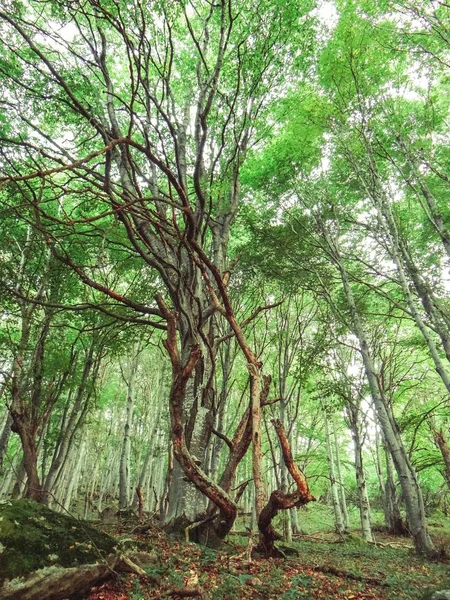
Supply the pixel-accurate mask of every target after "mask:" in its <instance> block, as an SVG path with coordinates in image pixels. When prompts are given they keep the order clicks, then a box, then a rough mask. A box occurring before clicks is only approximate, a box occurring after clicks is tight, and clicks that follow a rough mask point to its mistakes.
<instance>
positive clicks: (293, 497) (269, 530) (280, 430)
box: [257, 419, 315, 556]
mask: <svg viewBox="0 0 450 600" xmlns="http://www.w3.org/2000/svg"><path fill="white" fill-rule="evenodd" d="M272 423H273V425H274V427H275V431H276V433H277V435H278V439H279V441H280V446H281V451H282V453H283V460H284V463H285V465H286V467H287V469H288V471H289V473H290V475H291V477H292V478H293V480H294V481H295V483H296V485H297V490H296V491H295V492H293V493H292V494H285V493H283V492H282V491H281V490H275V491H273V492H272V493H271V495H270V498H269V501H268V502H267V504H266V505H265V507H264V508H263V510H262V511H261V514H260V516H259V519H258V529H259V531H260V534H261V539H260V542H259V545H258V547H257V551H258V552H261V553H263V554H265V555H266V556H277V555H279V554H280V553H279V551H278V550H277V549H276V547H275V541H276V540H277V539H280V537H281V536H280V535H279V534H278V533H277V532H276V531H275V529H274V527H273V525H272V520H273V518H274V517H275V516H276V515H277V514H278V512H279V511H280V510H287V509H289V508H295V507H299V506H303V505H304V504H307V503H308V502H311V501H313V500H315V498H314V496H312V495H311V493H310V491H309V487H308V482H307V480H306V477H305V476H304V474H303V473H302V472H301V471H300V469H299V467H298V466H297V465H296V464H295V462H294V459H293V458H292V452H291V447H290V445H289V441H288V439H287V435H286V432H285V430H284V427H283V424H282V423H281V421H280V420H278V419H273V420H272Z"/></svg>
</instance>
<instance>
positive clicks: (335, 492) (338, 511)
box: [323, 409, 345, 535]
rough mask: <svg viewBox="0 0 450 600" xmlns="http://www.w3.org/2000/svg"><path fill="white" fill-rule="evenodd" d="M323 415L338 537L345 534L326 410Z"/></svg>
mask: <svg viewBox="0 0 450 600" xmlns="http://www.w3.org/2000/svg"><path fill="white" fill-rule="evenodd" d="M323 414H324V422H325V444H326V449H327V460H328V470H329V473H330V493H331V502H332V505H333V512H334V526H335V529H336V532H337V533H339V535H343V534H344V533H345V527H344V520H343V517H342V511H341V504H340V502H339V490H338V483H337V480H336V473H335V468H334V467H335V465H334V456H333V447H332V444H331V436H330V427H329V424H328V415H327V411H326V409H325V410H324V411H323Z"/></svg>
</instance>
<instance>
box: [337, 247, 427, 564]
mask: <svg viewBox="0 0 450 600" xmlns="http://www.w3.org/2000/svg"><path fill="white" fill-rule="evenodd" d="M331 247H332V248H333V250H334V253H335V260H336V263H337V265H338V267H339V271H340V274H341V279H342V284H343V287H344V292H345V296H346V298H347V302H348V306H349V310H350V314H351V318H352V325H353V333H354V334H355V336H356V337H357V338H358V340H359V346H360V351H361V355H362V359H363V363H364V368H365V373H366V377H367V381H368V383H369V387H370V391H371V395H372V399H373V402H374V405H375V408H376V410H377V415H378V421H379V423H380V426H381V428H382V430H383V434H384V438H385V441H386V444H387V445H388V448H389V452H390V454H391V456H392V459H393V461H394V465H395V469H396V471H397V474H398V477H399V480H400V484H401V486H402V493H403V498H404V501H405V505H406V512H407V517H408V523H409V527H410V529H411V533H412V536H413V539H414V545H415V548H416V550H417V551H418V552H420V553H431V552H433V551H434V545H433V542H432V540H431V538H430V535H429V533H428V529H427V525H426V517H425V507H424V504H423V498H422V491H421V489H420V486H419V482H418V480H417V475H416V472H415V470H414V467H413V466H412V464H411V462H410V460H409V458H408V454H407V452H406V449H405V447H404V444H403V441H402V439H401V436H400V433H399V430H398V427H397V425H396V423H395V422H393V419H392V416H391V414H390V412H389V410H388V407H387V403H386V400H385V398H384V396H383V392H382V391H381V389H380V386H379V384H378V379H377V373H376V370H375V366H374V364H373V360H372V357H371V354H370V350H369V344H368V342H367V339H366V335H365V332H364V328H363V325H362V321H361V318H360V316H359V312H358V309H357V307H356V303H355V299H354V296H353V292H352V289H351V286H350V283H349V278H348V274H347V271H346V270H345V268H344V265H343V263H342V261H341V259H340V256H339V254H338V251H337V248H336V245H335V244H334V243H333V242H331Z"/></svg>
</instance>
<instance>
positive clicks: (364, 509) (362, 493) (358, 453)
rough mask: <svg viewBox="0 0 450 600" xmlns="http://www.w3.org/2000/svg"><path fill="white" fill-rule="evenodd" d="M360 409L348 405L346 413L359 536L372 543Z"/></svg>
mask: <svg viewBox="0 0 450 600" xmlns="http://www.w3.org/2000/svg"><path fill="white" fill-rule="evenodd" d="M359 411H360V407H358V406H354V405H349V406H348V408H347V412H348V415H349V417H350V418H349V420H350V428H351V431H352V438H353V447H354V450H355V474H356V487H357V490H358V505H359V520H360V523H361V534H362V537H363V539H365V540H366V541H367V542H373V535H372V527H371V523H370V504H369V496H368V494H367V485H366V477H365V473H364V463H363V453H362V442H361V432H360V422H359V418H358V414H359Z"/></svg>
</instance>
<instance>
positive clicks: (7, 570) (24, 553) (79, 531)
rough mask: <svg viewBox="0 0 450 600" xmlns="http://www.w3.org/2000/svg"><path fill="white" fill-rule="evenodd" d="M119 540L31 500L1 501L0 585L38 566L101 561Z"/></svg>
mask: <svg viewBox="0 0 450 600" xmlns="http://www.w3.org/2000/svg"><path fill="white" fill-rule="evenodd" d="M115 547H116V541H115V540H114V539H113V538H112V537H110V536H109V535H106V534H105V533H102V532H100V531H97V530H96V529H94V528H93V527H91V526H90V525H89V524H88V523H86V522H84V521H78V520H77V519H75V518H73V517H69V516H67V515H63V514H60V513H56V512H54V511H53V510H50V509H49V508H47V507H46V506H43V505H41V504H38V503H36V502H32V501H31V500H7V501H3V502H0V584H1V583H2V582H4V581H5V580H12V579H14V578H16V577H23V576H24V575H27V574H29V573H32V572H35V571H37V570H38V569H43V568H50V567H78V566H80V565H86V564H92V563H97V562H99V561H101V560H102V559H103V558H104V557H105V556H107V555H110V554H111V553H113V552H114V550H115Z"/></svg>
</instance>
